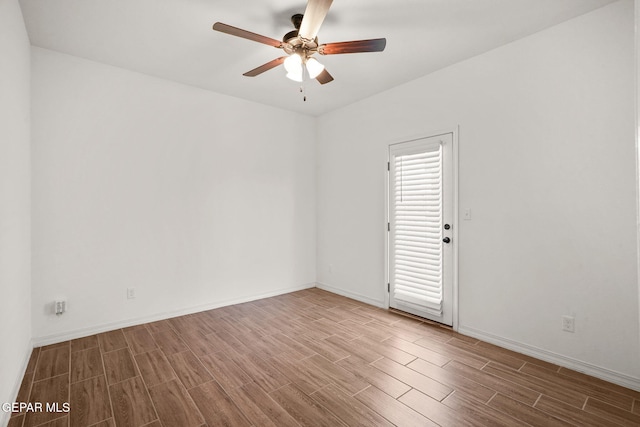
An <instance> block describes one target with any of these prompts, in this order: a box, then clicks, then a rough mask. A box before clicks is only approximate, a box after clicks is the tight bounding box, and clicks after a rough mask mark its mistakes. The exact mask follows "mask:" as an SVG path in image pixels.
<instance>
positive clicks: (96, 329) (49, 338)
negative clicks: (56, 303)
mask: <svg viewBox="0 0 640 427" xmlns="http://www.w3.org/2000/svg"><path fill="white" fill-rule="evenodd" d="M315 285H316V284H315V283H308V284H305V285H300V286H293V287H290V288H282V289H278V290H275V291H271V292H266V293H263V294H259V295H251V296H245V297H241V298H233V299H229V300H223V301H216V302H211V303H207V304H203V305H197V306H193V307H187V308H183V309H180V310H174V311H166V312H162V313H157V314H153V315H150V316H144V317H138V318H135V319H127V320H122V321H118V322H111V323H104V324H101V325H95V326H90V327H88V328H82V329H74V330H73V331H67V332H62V333H59V334H52V335H45V336H41V337H35V338H33V346H34V347H40V346H43V345H49V344H57V343H59V342H64V341H68V340H73V339H77V338H83V337H87V336H90V335H94V334H99V333H101V332H107V331H112V330H114V329H120V328H126V327H128V326H135V325H140V324H143V323H149V322H155V321H158V320H165V319H170V318H172V317H178V316H184V315H187V314H193V313H199V312H201V311H207V310H213V309H216V308H220V307H226V306H228V305H234V304H242V303H244V302H250V301H255V300H258V299H263V298H269V297H274V296H277V295H282V294H288V293H290V292H295V291H301V290H303V289H309V288H313V287H315Z"/></svg>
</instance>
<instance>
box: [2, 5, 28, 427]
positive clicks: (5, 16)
mask: <svg viewBox="0 0 640 427" xmlns="http://www.w3.org/2000/svg"><path fill="white" fill-rule="evenodd" d="M29 52H30V49H29V38H28V36H27V32H26V29H25V27H24V23H23V21H22V12H21V11H20V6H19V5H18V2H17V0H0V295H2V297H1V300H2V310H0V337H1V339H2V344H0V402H10V401H13V399H15V393H16V392H17V390H18V389H17V385H19V381H20V380H21V379H22V374H23V372H24V368H25V367H26V366H25V362H26V358H27V357H28V356H29V354H30V351H31V315H30V313H31V305H30V298H31V289H30V280H31V279H30V274H31V273H30V259H31V245H30V241H31V236H30V233H31V231H30V214H29V210H30V204H31V202H30V194H31V190H30V182H31V180H30V143H29V138H30V137H29V100H30V99H29V98H30V97H29V87H30V77H29V73H30V72H29V62H30V53H29ZM4 417H6V414H4V413H3V412H1V411H0V425H1V424H3V422H4Z"/></svg>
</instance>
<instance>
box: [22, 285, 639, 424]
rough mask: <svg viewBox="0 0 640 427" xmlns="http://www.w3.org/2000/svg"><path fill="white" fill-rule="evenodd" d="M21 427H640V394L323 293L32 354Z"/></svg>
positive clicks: (196, 316)
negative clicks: (42, 407) (46, 406)
mask: <svg viewBox="0 0 640 427" xmlns="http://www.w3.org/2000/svg"><path fill="white" fill-rule="evenodd" d="M17 400H18V401H25V402H26V401H31V402H43V403H44V402H50V403H51V402H57V403H58V404H59V407H60V408H61V409H63V408H64V407H63V404H65V403H68V404H69V405H70V408H71V411H70V412H69V413H65V412H48V413H47V412H36V413H32V412H31V413H22V414H20V413H17V414H13V416H12V418H11V421H10V423H9V426H11V427H16V426H49V427H53V426H59V427H63V426H64V427H67V426H71V427H76V426H100V427H109V426H111V427H113V426H135V427H138V426H148V427H161V426H164V427H192V426H193V427H200V426H209V427H215V426H259V427H262V426H272V427H283V426H299V425H302V426H330V427H336V426H392V425H397V426H435V425H440V426H456V427H457V426H523V425H531V426H571V425H573V426H599V427H600V426H639V425H640V392H636V391H633V390H629V389H626V388H623V387H620V386H617V385H614V384H610V383H607V382H605V381H602V380H599V379H595V378H592V377H589V376H586V375H584V374H580V373H577V372H574V371H570V370H568V369H565V368H561V367H559V366H556V365H553V364H550V363H546V362H542V361H539V360H536V359H533V358H531V357H527V356H524V355H521V354H517V353H514V352H511V351H508V350H504V349H501V348H498V347H495V346H492V345H490V344H486V343H484V342H480V341H477V340H475V339H471V338H468V337H465V336H463V335H459V334H457V333H454V332H452V331H450V330H448V329H445V328H442V327H440V326H438V325H433V324H429V323H425V322H421V321H418V320H415V319H411V318H407V317H404V316H400V315H398V314H394V313H390V312H387V311H385V310H381V309H378V308H374V307H371V306H368V305H366V304H362V303H360V302H357V301H354V300H350V299H348V298H344V297H341V296H338V295H334V294H331V293H328V292H325V291H322V290H319V289H308V290H304V291H300V292H294V293H290V294H286V295H281V296H278V297H273V298H267V299H263V300H259V301H254V302H250V303H245V304H238V305H234V306H229V307H224V308H219V309H216V310H210V311H206V312H202V313H198V314H193V315H188V316H182V317H177V318H173V319H169V320H162V321H159V322H153V323H148V324H145V325H140V326H134V327H131V328H125V329H118V330H115V331H112V332H106V333H102V334H98V335H94V336H90V337H86V338H82V339H77V340H72V341H67V342H63V343H60V344H55V345H50V346H46V347H42V348H36V349H34V351H33V354H32V357H31V360H30V363H29V366H28V369H27V374H26V375H25V378H24V381H23V384H22V387H21V389H20V392H19V396H18V399H17Z"/></svg>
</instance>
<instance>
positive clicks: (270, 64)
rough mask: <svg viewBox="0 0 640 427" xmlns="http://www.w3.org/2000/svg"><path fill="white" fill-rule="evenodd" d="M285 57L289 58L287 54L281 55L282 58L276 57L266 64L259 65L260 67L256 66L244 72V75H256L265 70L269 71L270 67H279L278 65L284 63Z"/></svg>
mask: <svg viewBox="0 0 640 427" xmlns="http://www.w3.org/2000/svg"><path fill="white" fill-rule="evenodd" d="M285 59H287V57H286V56H281V57H280V58H276V59H274V60H273V61H269V62H267V63H266V64H263V65H261V66H259V67H258V68H254V69H253V70H251V71H247V72H246V73H244V74H243V76H247V77H255V76H257V75H259V74H262V73H264V72H265V71H269V70H270V69H272V68H275V67H277V66H278V65H280V64H282V63H283V62H284V60H285Z"/></svg>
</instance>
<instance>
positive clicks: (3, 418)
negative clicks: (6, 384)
mask: <svg viewBox="0 0 640 427" xmlns="http://www.w3.org/2000/svg"><path fill="white" fill-rule="evenodd" d="M33 347H34V345H33V341H29V344H27V348H26V349H25V352H24V353H25V356H24V359H23V361H22V369H21V370H20V373H19V375H18V377H17V378H16V379H15V380H14V385H13V393H12V394H11V401H10V402H8V403H11V402H15V401H16V399H17V398H18V393H19V392H20V386H21V385H22V379H23V378H24V374H25V373H26V372H27V366H28V365H29V359H30V358H31V352H32V351H33ZM2 403H5V402H2ZM9 418H11V412H4V411H3V410H1V409H0V426H6V425H7V424H9Z"/></svg>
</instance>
